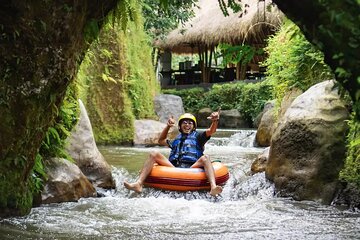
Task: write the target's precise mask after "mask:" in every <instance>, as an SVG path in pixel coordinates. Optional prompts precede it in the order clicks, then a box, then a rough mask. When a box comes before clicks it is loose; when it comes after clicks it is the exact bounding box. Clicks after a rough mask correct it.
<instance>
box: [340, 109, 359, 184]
mask: <svg viewBox="0 0 360 240" xmlns="http://www.w3.org/2000/svg"><path fill="white" fill-rule="evenodd" d="M349 127H350V131H349V133H348V136H347V157H346V160H345V166H344V168H343V170H342V171H341V172H340V179H341V180H344V181H346V182H349V183H354V184H356V186H357V187H358V188H360V122H359V121H357V120H356V119H355V115H354V114H353V115H352V119H351V120H350V121H349Z"/></svg>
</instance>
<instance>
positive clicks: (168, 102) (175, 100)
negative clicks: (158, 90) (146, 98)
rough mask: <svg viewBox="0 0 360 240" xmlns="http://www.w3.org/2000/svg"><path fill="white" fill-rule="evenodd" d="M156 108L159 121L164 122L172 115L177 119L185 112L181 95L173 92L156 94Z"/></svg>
mask: <svg viewBox="0 0 360 240" xmlns="http://www.w3.org/2000/svg"><path fill="white" fill-rule="evenodd" d="M154 108H155V112H156V115H157V116H158V117H159V121H160V122H162V123H167V121H168V119H169V117H170V116H173V117H174V118H175V119H176V120H177V119H179V117H180V116H181V115H182V114H184V113H185V111H184V106H183V102H182V99H181V97H179V96H176V95H171V94H160V95H157V96H155V98H154Z"/></svg>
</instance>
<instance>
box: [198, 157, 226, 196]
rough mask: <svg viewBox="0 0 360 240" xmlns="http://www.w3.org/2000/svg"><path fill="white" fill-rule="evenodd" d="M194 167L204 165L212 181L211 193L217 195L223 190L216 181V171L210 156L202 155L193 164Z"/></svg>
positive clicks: (210, 181)
mask: <svg viewBox="0 0 360 240" xmlns="http://www.w3.org/2000/svg"><path fill="white" fill-rule="evenodd" d="M191 167H192V168H196V167H203V168H204V170H205V173H206V176H207V178H208V180H209V183H210V188H211V189H210V195H212V196H216V195H218V194H220V193H221V192H222V187H221V186H218V185H216V181H215V171H214V168H213V166H212V164H211V161H210V158H209V157H208V156H205V155H203V156H202V157H200V158H199V159H198V160H197V161H196V162H195V163H194V164H193V165H192V166H191Z"/></svg>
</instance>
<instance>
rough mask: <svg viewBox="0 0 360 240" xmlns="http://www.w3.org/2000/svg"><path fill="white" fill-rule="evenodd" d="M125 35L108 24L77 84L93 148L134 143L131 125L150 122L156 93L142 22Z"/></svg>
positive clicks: (80, 73)
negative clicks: (87, 119)
mask: <svg viewBox="0 0 360 240" xmlns="http://www.w3.org/2000/svg"><path fill="white" fill-rule="evenodd" d="M138 21H139V22H138V23H137V24H134V23H132V22H130V23H128V25H127V29H126V30H125V31H123V30H122V29H121V28H120V27H119V26H118V25H117V24H115V25H114V24H112V23H110V24H107V25H106V27H105V28H103V29H102V31H101V32H100V35H99V39H98V40H97V41H95V42H94V43H93V44H92V46H91V47H90V49H89V51H88V53H87V55H86V58H85V60H84V61H83V63H82V65H81V68H80V71H79V74H78V80H79V82H80V83H81V85H82V86H83V88H82V93H81V99H82V100H83V102H84V103H85V105H86V108H87V111H88V114H89V118H90V120H91V124H92V127H93V131H94V135H95V139H96V142H97V143H99V144H127V143H131V142H132V141H133V135H134V120H135V119H139V118H154V117H155V116H154V106H153V97H154V95H155V94H156V93H157V92H158V91H159V85H158V83H157V81H156V79H155V74H154V70H153V67H152V64H151V48H150V46H149V43H148V41H147V36H146V34H145V33H144V31H143V28H142V27H141V26H142V22H141V19H140V20H138Z"/></svg>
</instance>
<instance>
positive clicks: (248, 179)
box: [0, 130, 360, 240]
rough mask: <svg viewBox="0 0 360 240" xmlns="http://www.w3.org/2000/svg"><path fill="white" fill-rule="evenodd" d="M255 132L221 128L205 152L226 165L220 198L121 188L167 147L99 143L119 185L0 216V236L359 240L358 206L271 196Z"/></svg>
mask: <svg viewBox="0 0 360 240" xmlns="http://www.w3.org/2000/svg"><path fill="white" fill-rule="evenodd" d="M254 137H255V131H253V130H239V131H235V130H234V131H219V133H217V135H216V136H215V137H213V138H212V139H211V140H210V141H209V142H208V143H207V144H206V151H205V152H206V154H209V155H210V156H211V158H212V160H221V161H222V162H223V163H224V164H225V165H227V166H228V168H229V171H230V174H231V175H230V179H229V181H228V182H227V183H226V185H225V186H224V191H223V193H222V194H221V196H220V197H217V198H214V197H211V196H210V195H209V194H208V193H207V192H185V193H182V192H170V191H160V190H155V189H149V188H146V189H144V192H143V193H142V194H136V193H133V192H129V191H128V190H126V189H124V188H123V186H122V182H123V181H124V179H127V180H130V181H134V180H135V179H136V176H137V174H138V172H139V169H140V168H141V166H142V163H143V161H144V159H145V158H146V157H147V155H148V153H149V152H150V151H152V150H154V149H156V150H158V151H161V152H163V153H164V154H168V153H169V151H168V149H166V148H160V147H159V148H145V147H133V148H125V147H100V151H101V152H102V153H103V155H104V156H105V158H106V159H107V161H108V162H109V163H110V164H111V165H112V167H113V176H114V178H115V180H116V183H117V184H116V185H117V187H116V189H115V190H111V191H103V190H99V191H101V193H102V194H103V195H104V197H102V198H84V199H80V200H79V201H78V202H68V203H60V204H48V205H42V206H41V207H37V208H33V209H32V211H31V213H30V214H29V215H28V216H25V217H18V218H9V219H4V220H0V239H109V240H110V239H222V240H226V239H360V213H359V212H353V211H349V210H344V209H340V208H336V207H333V206H324V205H321V204H318V203H315V202H311V201H301V202H298V201H293V200H291V199H286V198H278V197H275V196H274V189H273V186H272V184H271V183H269V182H267V181H266V179H265V175H264V174H263V173H260V174H255V175H250V174H249V169H250V166H251V163H252V161H253V160H254V159H255V157H256V156H257V155H258V154H260V153H261V152H262V151H263V148H256V147H253V140H254Z"/></svg>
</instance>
